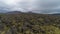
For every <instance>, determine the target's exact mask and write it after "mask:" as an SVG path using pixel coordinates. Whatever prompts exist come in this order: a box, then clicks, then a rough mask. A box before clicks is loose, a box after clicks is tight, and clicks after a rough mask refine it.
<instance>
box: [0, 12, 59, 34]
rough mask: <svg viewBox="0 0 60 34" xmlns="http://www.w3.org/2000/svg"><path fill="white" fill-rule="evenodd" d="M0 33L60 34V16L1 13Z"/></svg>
mask: <svg viewBox="0 0 60 34" xmlns="http://www.w3.org/2000/svg"><path fill="white" fill-rule="evenodd" d="M0 34H60V16H53V15H47V14H46V15H43V14H26V13H24V14H23V13H21V14H1V15H0Z"/></svg>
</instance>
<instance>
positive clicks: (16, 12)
mask: <svg viewBox="0 0 60 34" xmlns="http://www.w3.org/2000/svg"><path fill="white" fill-rule="evenodd" d="M20 13H22V12H21V11H11V12H7V13H6V14H20Z"/></svg>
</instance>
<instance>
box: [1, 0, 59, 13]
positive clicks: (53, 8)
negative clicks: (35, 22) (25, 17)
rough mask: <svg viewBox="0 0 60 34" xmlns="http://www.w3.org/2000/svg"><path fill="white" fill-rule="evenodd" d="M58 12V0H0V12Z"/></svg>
mask: <svg viewBox="0 0 60 34" xmlns="http://www.w3.org/2000/svg"><path fill="white" fill-rule="evenodd" d="M9 11H22V12H28V11H32V12H34V13H46V14H53V13H60V0H0V12H9Z"/></svg>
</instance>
